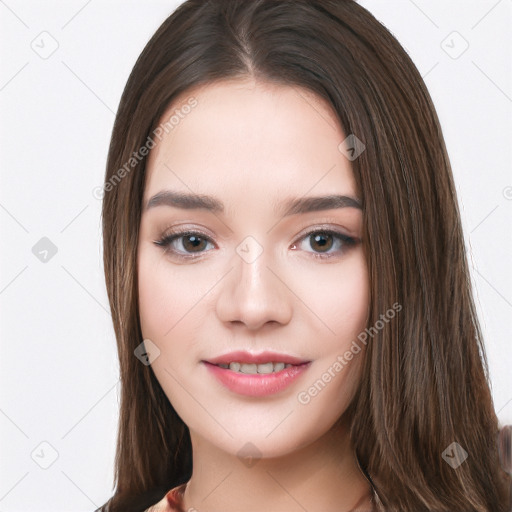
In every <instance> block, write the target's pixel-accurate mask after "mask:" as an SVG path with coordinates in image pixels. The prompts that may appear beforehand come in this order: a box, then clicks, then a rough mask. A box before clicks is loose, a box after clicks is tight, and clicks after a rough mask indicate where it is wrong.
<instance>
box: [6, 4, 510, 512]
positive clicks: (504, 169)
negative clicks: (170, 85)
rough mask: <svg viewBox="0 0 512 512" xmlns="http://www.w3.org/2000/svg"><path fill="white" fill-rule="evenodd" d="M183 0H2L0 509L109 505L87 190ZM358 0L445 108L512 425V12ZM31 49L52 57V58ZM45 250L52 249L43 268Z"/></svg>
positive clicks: (103, 333) (103, 328) (106, 418)
mask: <svg viewBox="0 0 512 512" xmlns="http://www.w3.org/2000/svg"><path fill="white" fill-rule="evenodd" d="M178 3H179V2H176V1H148V0H144V1H143V0H139V1H136V2H135V1H126V0H122V1H121V0H117V1H113V0H103V1H99V0H89V1H87V0H68V1H60V2H55V1H46V2H36V1H21V0H0V37H1V50H0V51H1V62H2V66H1V69H0V115H1V123H0V129H1V136H0V137H1V138H0V140H1V154H0V155H1V189H0V226H1V248H2V250H1V266H0V268H1V272H0V316H1V324H0V325H1V327H0V333H1V344H2V346H1V350H0V354H1V367H0V379H1V387H0V390H1V391H0V393H1V394H0V434H1V455H0V512H8V511H9V512H13V511H52V512H57V511H71V510H73V511H92V510H94V509H95V508H96V507H97V506H99V505H100V504H102V503H104V502H105V501H106V499H107V498H108V497H109V496H111V494H112V484H113V460H114V449H115V436H116V428H117V414H118V412H117V407H118V365H117V360H116V357H117V356H116V347H115V339H114V333H113V328H112V325H111V318H110V314H109V308H108V302H107V296H106V291H105V285H104V281H103V269H102V259H101V258H102V240H101V231H100V209H101V202H100V201H99V200H97V199H95V198H94V197H93V195H92V191H93V189H94V188H95V187H97V186H100V185H101V184H102V182H103V179H104V172H105V163H106V155H107V150H108V144H109V138H110V134H111V130H112V125H113V121H114V115H115V111H116V109H117V106H118V103H119V100H120V96H121V93H122V90H123V87H124V85H125V82H126V80H127V78H128V75H129V73H130V71H131V69H132V66H133V64H134V63H135V60H136V58H137V57H138V55H139V53H140V52H141V51H142V49H143V47H144V45H145V44H146V42H147V41H148V39H149V38H150V37H151V36H152V35H153V33H154V32H155V31H156V29H157V28H158V27H159V26H160V24H161V23H162V22H163V21H164V19H165V18H166V17H167V16H168V15H169V14H170V13H171V12H172V11H173V10H174V8H175V7H176V5H177V4H178ZM360 3H361V4H362V5H363V6H365V7H366V8H367V9H369V10H370V11H371V12H372V13H373V14H374V15H375V16H376V17H377V19H379V20H380V21H382V22H383V23H384V24H385V25H386V26H387V27H388V28H389V29H390V30H391V32H392V33H393V34H394V35H395V36H396V37H397V39H398V40H399V41H400V42H401V43H402V45H403V46H404V47H405V48H406V49H407V51H408V52H409V54H410V55H411V57H412V59H413V60H414V62H415V63H416V65H417V67H418V69H419V70H420V72H421V74H422V75H423V76H424V78H425V81H426V84H427V87H428V88H429V91H430V93H431V95H432V97H433V100H434V103H435V105H436V108H437V110H438V114H439V117H440V119H441V124H442V127H443V133H444V136H445V139H446V142H447V146H448V151H449V155H450V158H451V162H452V166H453V171H454V176H455V181H456V185H457V190H458V194H459V201H460V204H461V212H462V221H463V224H464V229H465V236H466V242H467V248H468V251H469V257H470V262H471V265H472V280H473V285H474V288H475V292H476V301H477V306H478V310H479V315H480V319H481V323H482V327H483V329H484V334H485V339H486V344H487V352H488V357H489V363H490V371H491V379H492V386H493V396H494V400H495V405H496V410H497V411H498V416H499V419H500V421H501V422H502V423H512V371H511V367H512V349H511V348H510V347H511V343H512V337H511V329H510V319H511V318H512V315H511V313H512V271H511V267H510V262H511V253H512V250H511V249H512V230H511V229H510V226H511V221H512V173H511V163H512V158H511V152H512V149H511V147H512V144H511V136H512V76H511V75H512V71H511V69H512V67H511V64H510V63H511V62H512V55H511V53H512V51H511V47H512V45H511V35H510V34H511V32H512V31H511V21H512V0H500V1H497V0H480V1H478V2H476V1H475V2H468V1H466V0H464V1H463V0H460V1H446V0H435V1H433V0H430V1H427V0H415V1H414V2H413V1H412V0H393V1H389V2H382V1H379V0H364V1H361V2H360ZM43 31H46V32H48V33H49V34H50V36H48V35H42V36H40V34H41V32H43ZM454 31H456V32H458V33H459V34H460V36H461V37H459V36H458V35H457V34H455V35H454V34H453V32H454ZM41 38H46V39H44V47H45V48H46V49H47V50H48V49H49V48H51V44H52V38H53V39H54V40H55V41H56V42H57V43H54V44H58V48H57V50H56V51H55V52H54V53H53V54H52V55H50V56H49V57H48V58H46V59H43V58H41V57H40V56H39V54H38V53H36V51H34V50H33V49H32V47H36V48H37V45H39V48H42V46H43V43H42V42H41V40H42V39H41ZM462 38H464V40H466V41H467V43H468V44H469V47H468V49H467V50H466V51H465V52H464V53H462V54H461V55H460V56H458V58H453V56H454V55H458V54H459V53H460V52H461V50H462V49H463V48H464V45H465V43H464V40H463V39H462ZM443 41H445V42H444V43H442V42H443ZM31 45H32V46H31ZM39 51H42V49H41V50H39ZM447 52H448V53H447ZM449 53H451V56H450V55H449ZM42 237H47V238H49V239H50V240H51V242H52V243H53V244H54V245H55V246H56V248H57V251H58V252H57V253H56V254H55V255H54V256H53V257H52V258H50V259H49V261H47V262H46V263H43V262H41V261H40V260H39V259H38V258H36V256H35V255H34V254H33V252H32V247H33V246H34V245H35V244H36V243H37V242H38V241H39V240H40V239H41V238H42ZM41 443H44V444H42V445H41ZM52 457H53V458H55V457H57V458H56V460H55V462H53V464H51V465H50V466H49V467H48V468H47V469H43V468H42V467H41V465H43V466H44V465H48V464H50V463H51V462H52V460H53V458H52Z"/></svg>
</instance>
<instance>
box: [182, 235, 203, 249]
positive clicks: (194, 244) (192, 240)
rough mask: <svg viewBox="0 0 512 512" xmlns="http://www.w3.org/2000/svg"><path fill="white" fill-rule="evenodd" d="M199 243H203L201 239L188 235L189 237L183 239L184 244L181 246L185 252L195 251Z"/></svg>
mask: <svg viewBox="0 0 512 512" xmlns="http://www.w3.org/2000/svg"><path fill="white" fill-rule="evenodd" d="M189 242H190V245H189ZM201 242H203V243H204V240H203V239H202V238H200V237H198V236H195V235H189V236H187V237H185V242H184V243H183V246H184V247H185V249H187V250H189V249H190V248H192V249H197V248H198V247H199V246H200V245H201ZM187 245H189V247H187Z"/></svg>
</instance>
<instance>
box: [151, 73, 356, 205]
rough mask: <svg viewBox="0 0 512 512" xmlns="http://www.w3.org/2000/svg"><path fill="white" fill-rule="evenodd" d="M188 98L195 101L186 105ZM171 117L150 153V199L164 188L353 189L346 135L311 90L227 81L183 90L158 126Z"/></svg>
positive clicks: (270, 195) (268, 193)
mask: <svg viewBox="0 0 512 512" xmlns="http://www.w3.org/2000/svg"><path fill="white" fill-rule="evenodd" d="M192 100H193V102H192ZM187 104H189V105H191V104H192V105H194V106H193V107H192V108H182V106H183V105H187ZM173 113H174V114H175V115H174V116H173ZM171 116H173V123H172V125H171V126H168V128H167V132H168V133H163V134H162V140H161V141H157V144H156V146H155V147H154V148H153V149H152V150H151V152H150V154H149V158H148V165H147V170H146V172H147V176H146V193H145V197H146V198H147V197H148V196H149V195H151V194H155V193H157V192H158V191H159V190H161V189H162V188H174V189H178V190H182V191H187V192H192V193H212V194H217V195H222V193H223V191H224V192H229V191H232V192H236V191H238V192H239V193H240V192H242V193H247V191H250V193H251V195H260V196H261V197H265V198H266V199H268V200H271V201H272V200H275V201H277V200H278V197H279V196H282V195H283V194H286V195H295V196H300V195H304V194H306V193H307V192H308V191H311V192H312V193H315V194H322V193H324V194H329V193H335V192H340V193H347V194H349V193H350V194H352V195H355V194H356V188H355V182H354V178H353V175H352V170H351V167H350V162H349V161H348V160H347V159H346V158H345V156H344V155H343V154H342V153H341V152H340V150H339V149H338V146H339V145H340V143H341V142H342V141H343V140H344V138H345V134H344V133H343V131H342V129H341V127H340V125H339V122H338V119H337V116H336V114H335V113H334V111H333V110H332V108H331V107H330V105H329V104H328V103H327V102H326V101H325V100H324V99H323V98H320V97H318V96H317V95H315V94H313V93H312V92H310V91H308V90H306V89H303V88H299V87H295V86H293V87H292V86H286V85H279V84H270V83H263V82H255V81H253V80H247V79H244V80H231V81H222V82H217V83H212V84H207V85H206V86H204V85H203V86H201V87H198V88H195V89H191V90H189V91H187V92H185V93H183V94H182V95H181V96H180V97H179V98H177V100H176V101H174V102H173V104H172V105H171V106H170V108H169V109H167V111H166V113H165V114H164V115H163V116H162V118H161V124H163V123H165V121H167V120H169V118H170V117H171Z"/></svg>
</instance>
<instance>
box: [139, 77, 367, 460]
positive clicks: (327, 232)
mask: <svg viewBox="0 0 512 512" xmlns="http://www.w3.org/2000/svg"><path fill="white" fill-rule="evenodd" d="M191 98H194V100H191ZM187 104H188V105H194V106H193V107H191V108H187V107H184V108H182V107H181V106H182V105H187ZM176 109H178V115H177V116H176V117H175V118H174V122H173V124H172V129H169V127H168V129H167V132H168V133H164V134H163V136H162V137H161V140H160V141H158V142H157V144H156V145H155V147H154V148H153V149H152V150H151V153H150V155H149V157H148V162H147V175H146V184H145V191H144V199H143V200H144V203H143V214H142V217H141V224H140V237H139V246H138V279H139V282H138V286H139V308H140V309H139V313H140V321H141V326H142V334H143V337H144V339H146V340H148V339H149V340H151V342H152V343H154V344H155V345H156V346H157V347H158V349H159V351H160V354H159V355H158V357H156V359H155V360H154V361H153V362H152V364H151V367H152V370H153V371H154V373H155V375H156V377H157V379H158V381H159V382H160V384H161V386H162V388H163V390H164V392H165V393H166V395H167V397H168V398H169V400H170V402H171V403H172V405H173V407H174V408H175V410H176V411H177V413H178V414H179V416H180V417H181V418H182V420H183V421H184V422H185V423H186V424H187V426H188V427H189V429H190V433H191V436H193V439H194V438H195V439H199V438H201V439H202V440H204V441H206V442H209V443H211V444H212V445H215V446H216V447H218V448H219V449H222V450H224V451H226V452H229V453H232V454H237V453H238V452H239V450H240V448H241V447H243V446H244V445H245V444H246V443H247V442H251V443H252V444H253V445H255V446H256V447H257V449H258V450H259V452H260V453H261V454H262V456H279V455H285V454H286V453H289V452H292V451H293V450H296V449H298V448H300V447H304V446H306V445H308V444H309V443H311V442H313V441H315V440H316V439H318V438H320V436H322V435H323V434H325V433H326V432H327V431H328V430H329V429H330V428H331V427H332V426H333V425H334V423H335V422H336V420H337V419H338V418H339V417H340V415H342V414H343V412H344V411H345V409H346V408H347V406H348V404H349V403H350V400H351V398H352V397H353V394H354V392H355V389H356V386H357V383H358V379H359V376H360V369H361V363H362V360H363V357H364V348H363V349H362V350H361V351H359V352H358V353H354V352H352V358H350V359H349V358H347V357H345V356H344V354H346V353H347V351H350V349H351V348H352V347H353V346H354V345H353V341H354V340H357V335H358V334H359V333H360V332H361V331H363V330H364V329H365V326H366V318H367V313H368V300H369V295H368V294H369V287H368V275H367V268H366V263H365V259H364V254H363V247H362V244H361V233H362V212H361V209H360V207H358V203H357V201H359V199H358V194H357V190H356V184H355V181H354V177H353V174H352V170H351V167H350V161H349V160H348V159H347V158H346V157H345V156H344V155H343V154H342V153H341V152H340V150H339V149H338V146H339V145H340V143H341V142H342V141H343V140H344V139H345V138H346V135H345V134H344V133H343V132H342V131H341V129H340V128H339V126H338V124H339V123H338V122H337V119H336V117H335V115H334V113H333V112H332V111H331V110H330V108H329V106H328V105H327V104H326V103H325V102H324V101H323V100H322V99H321V98H318V97H316V96H315V95H313V94H312V93H310V92H308V91H306V90H304V89H299V88H295V87H293V88H292V87H286V86H281V85H270V84H262V83H259V82H253V81H225V82H219V83H216V84H209V85H207V86H203V87H201V88H196V89H195V90H191V91H188V92H187V93H185V94H183V95H182V96H181V97H180V98H179V101H177V102H175V103H174V104H173V106H172V108H171V109H169V111H168V112H167V113H166V114H165V115H164V116H163V117H162V122H164V123H165V121H166V120H168V119H169V117H170V116H171V115H172V113H173V112H174V111H176ZM155 140H156V139H155ZM166 193H167V195H166ZM186 195H191V197H189V198H188V199H187V198H186V197H185V196H186ZM207 196H208V197H207ZM326 196H329V198H330V199H324V200H322V201H315V200H312V199H311V198H325V197H326ZM333 196H344V199H343V197H342V198H341V199H339V198H338V199H335V200H333V199H332V198H333ZM198 198H199V199H202V201H201V202H198ZM297 200H298V202H297ZM294 201H295V203H294ZM235 351H236V352H238V351H243V352H245V354H231V353H233V352H235ZM265 353H266V354H265ZM221 356H226V357H225V358H222V357H221ZM258 356H261V357H260V359H258ZM219 358H220V360H219ZM340 358H342V359H343V363H342V362H340V361H341V359H340ZM286 361H290V362H288V363H286V364H287V365H288V364H291V366H286V367H285V368H284V369H282V365H279V364H277V365H276V366H273V365H269V364H265V363H270V362H274V363H280V362H281V363H283V362H286ZM212 362H216V363H218V364H219V366H217V365H215V364H212ZM230 362H234V363H243V365H242V366H241V367H240V369H241V370H242V371H244V372H249V373H251V372H254V371H256V372H260V373H257V374H252V375H251V374H246V373H240V369H238V366H237V365H236V364H235V365H231V367H228V368H223V367H222V366H220V365H221V364H224V366H225V365H227V364H228V363H230ZM336 362H338V364H336ZM256 363H259V366H255V364H256ZM245 364H247V366H245ZM340 366H341V369H340ZM269 371H271V372H273V373H272V374H267V373H266V372H269ZM326 372H329V375H330V377H329V375H327V376H326Z"/></svg>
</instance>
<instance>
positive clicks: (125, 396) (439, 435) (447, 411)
mask: <svg viewBox="0 0 512 512" xmlns="http://www.w3.org/2000/svg"><path fill="white" fill-rule="evenodd" d="M247 76H253V77H255V78H257V79H258V80H260V81H269V82H273V83H277V84H282V85H286V86H293V87H302V88H305V89H308V90H310V91H312V92H314V93H316V94H317V95H318V96H320V97H322V98H324V99H326V100H327V101H328V103H329V104H330V105H331V106H332V109H333V111H334V112H335V113H336V115H337V116H338V119H339V122H340V126H341V127H342V129H343V130H344V132H345V134H347V135H348V134H354V135H355V136H357V138H358V139H360V140H361V141H362V142H363V143H364V144H365V146H366V148H365V151H364V152H363V153H362V154H361V155H360V156H359V157H358V158H357V159H355V160H354V161H353V162H352V168H353V172H354V177H355V180H356V183H357V186H358V189H359V192H360V195H361V199H362V203H363V226H364V227H363V236H362V238H363V242H364V251H365V256H366V262H367V266H368V270H369V276H370V289H371V291H370V310H369V318H368V326H371V325H374V324H375V322H376V321H377V320H378V319H379V316H378V315H379V313H382V312H383V311H386V310H387V309H388V308H389V305H390V304H393V303H395V302H398V303H399V304H401V305H402V306H403V309H402V310H401V312H400V314H399V315H397V317H396V318H395V320H394V321H393V322H391V323H390V324H389V328H386V329H382V330H380V331H379V332H378V333H377V334H376V335H375V336H374V337H373V338H372V341H371V342H370V343H369V344H368V346H367V353H366V357H365V361H364V369H363V373H362V379H361V382H360V385H359V389H358V392H357V394H356V396H355V398H354V400H353V402H352V403H351V405H350V414H351V418H352V421H351V440H352V443H353V446H354V449H355V450H356V453H357V455H358V458H359V461H360V463H361V466H362V468H364V470H365V471H366V472H367V473H368V474H369V475H370V476H371V479H372V481H373V483H374V485H375V488H376V490H377V492H378V494H379V496H380V498H381V500H382V502H383V504H384V507H385V509H386V510H389V511H395V510H396V511H407V512H411V511H420V510H422V511H446V512H455V511H479V512H504V511H508V510H509V508H508V507H509V500H510V498H509V488H510V476H509V475H507V473H506V472H505V471H504V470H503V468H502V467H501V466H500V462H499V456H498V448H497V436H498V432H499V426H498V421H497V417H496V414H495V411H494V407H493V402H492V397H491V393H490V389H489V383H488V370H487V361H486V358H485V352H484V346H483V341H482V334H481V330H480V326H479V323H478V319H477V315H476V311H475V306H474V302H473V297H472V291H471V281H470V274H469V270H468V264H467V259H466V254H465V246H464V239H463V231H462V228H461V221H460V214H459V210H458V204H457V197H456V192H455V187H454V183H453V177H452V172H451V168H450V163H449V160H448V155H447V151H446V148H445V143H444V139H443V135H442V131H441V127H440V124H439V120H438V117H437V115H436V112H435V109H434V106H433V103H432V100H431V98H430V95H429V93H428V91H427V89H426V86H425V84H424V82H423V80H422V78H421V76H420V74H419V72H418V70H417V69H416V67H415V66H414V64H413V62H412V61H411V59H410V58H409V56H408V55H407V53H406V52H405V51H404V49H403V48H402V47H401V46H400V44H399V43H398V42H397V40H396V39H395V38H394V37H393V36H392V35H391V34H390V32H389V31H388V30H387V29H386V28H385V27H384V26H383V25H382V24H381V23H380V22H379V21H377V20H376V19H375V18H374V17H373V16H372V15H371V14H370V13H369V12H368V11H367V10H365V9H364V8H363V7H361V6H360V5H358V4H357V3H356V2H355V1H352V0H251V1H248V0H210V1H205V0H188V1H186V2H184V3H183V4H181V5H180V6H179V7H178V8H177V9H176V10H175V11H174V13H173V14H172V15H170V16H169V17H168V18H167V19H166V20H165V21H164V23H163V24H162V25H161V26H160V28H159V29H158V30H157V32H156V33H155V34H154V36H153V37H152V38H151V40H150V41H149V42H148V44H147V45H146V47H145V48H144V50H143V52H142V54H141V55H140V57H139V58H138V60H137V62H136V64H135V66H134V68H133V71H132V73H131V75H130V77H129V79H128V82H127V84H126V87H125V90H124V92H123V95H122V98H121V102H120V105H119V109H118V112H117V116H116V120H115V125H114V129H113V133H112V139H111V144H110V150H109V154H108V162H107V169H106V179H105V182H106V186H105V195H104V199H103V210H102V221H103V241H104V268H105V277H106V286H107V291H108V297H109V301H110V307H111V312H112V319H113V324H114V328H115V333H116V338H117V347H118V351H119V362H120V378H121V389H122V391H121V404H120V418H119V430H118V438H117V451H116V457H115V494H114V496H113V497H112V498H111V499H110V500H109V501H108V502H107V504H108V511H109V512H116V511H126V510H134V511H135V510H144V509H145V508H146V507H149V506H150V505H152V504H153V503H155V502H156V501H158V500H160V499H161V498H162V497H163V495H164V494H165V492H166V491H168V490H169V489H170V488H172V487H174V486H176V485H178V484H181V483H183V482H186V481H188V479H189V478H190V476H191V472H192V462H191V443H190V436H189V431H188V428H187V426H186V425H185V424H184V423H183V421H182V420H181V419H180V417H179V416H178V414H177V413H176V411H175V410H174V408H173V407H172V405H171V404H170V402H169V400H168V398H167V397H166V395H165V394H164V392H163V391H162V388H161V387H160V385H159V383H158V381H157V380H156V378H155V376H154V374H153V371H152V370H151V367H150V366H145V365H143V364H141V363H140V361H139V360H138V359H137V358H136V357H134V350H135V348H136V347H137V346H138V345H139V344H140V343H141V341H142V339H143V338H142V334H141V329H140V323H139V316H138V290H137V245H138V232H139V224H140V218H141V203H142V197H143V192H144V183H145V165H146V158H140V159H137V161H136V162H134V161H133V160H130V159H131V158H133V154H134V153H136V152H137V151H138V150H139V149H140V148H141V147H142V146H144V145H145V144H147V140H148V137H149V136H150V135H151V134H152V133H153V131H154V129H155V127H156V126H157V123H158V122H159V121H160V119H161V117H162V115H163V114H164V112H165V111H166V110H167V109H168V108H169V106H170V104H171V103H172V102H173V101H174V100H175V99H176V98H177V97H178V96H179V95H182V94H183V93H186V91H188V90H190V89H191V88H192V87H195V86H199V85H202V84H208V83H212V82H214V81H217V80H225V79H236V78H242V77H247ZM182 97H183V96H182ZM340 142H341V141H340ZM127 162H131V163H130V166H127V165H126V163H127ZM132 164H133V165H132ZM123 168H124V172H121V169H123ZM107 184H109V186H107ZM454 442H456V443H458V445H460V447H462V448H463V449H464V450H465V452H467V454H468V458H467V460H466V461H465V462H464V463H462V464H461V465H460V466H459V467H457V468H453V467H452V466H451V465H450V464H448V463H447V462H446V461H445V459H444V458H443V453H444V452H445V450H446V449H447V448H448V447H450V445H451V444H452V443H454ZM107 504H105V505H104V507H105V506H106V505H107Z"/></svg>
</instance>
